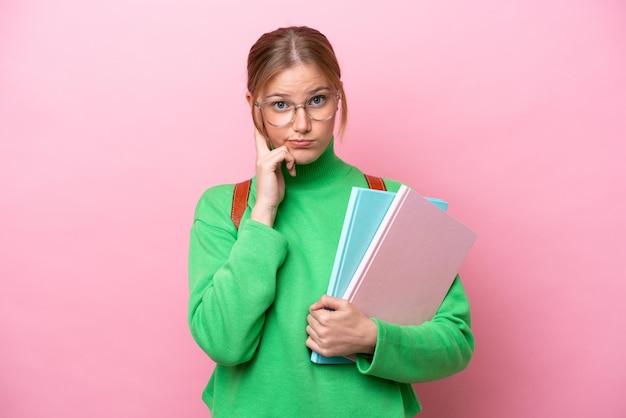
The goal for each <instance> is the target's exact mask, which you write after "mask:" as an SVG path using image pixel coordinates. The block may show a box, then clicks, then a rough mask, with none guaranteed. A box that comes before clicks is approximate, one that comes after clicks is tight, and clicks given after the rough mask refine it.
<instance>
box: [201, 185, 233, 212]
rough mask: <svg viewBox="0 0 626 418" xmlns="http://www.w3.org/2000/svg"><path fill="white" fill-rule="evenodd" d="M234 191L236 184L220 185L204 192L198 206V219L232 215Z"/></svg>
mask: <svg viewBox="0 0 626 418" xmlns="http://www.w3.org/2000/svg"><path fill="white" fill-rule="evenodd" d="M234 190H235V183H225V184H218V185H215V186H211V187H209V188H208V189H206V190H204V192H203V193H202V194H201V195H200V198H199V199H198V203H197V205H196V212H195V217H196V219H202V218H206V217H210V216H211V214H226V213H230V210H231V207H232V199H233V191H234Z"/></svg>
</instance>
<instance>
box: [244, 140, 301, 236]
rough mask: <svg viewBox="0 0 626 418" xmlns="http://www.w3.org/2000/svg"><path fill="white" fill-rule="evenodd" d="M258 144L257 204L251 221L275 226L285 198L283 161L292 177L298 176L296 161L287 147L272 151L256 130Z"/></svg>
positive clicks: (256, 142) (283, 146)
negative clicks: (279, 206) (277, 214)
mask: <svg viewBox="0 0 626 418" xmlns="http://www.w3.org/2000/svg"><path fill="white" fill-rule="evenodd" d="M254 141H255V144H256V202H255V203H254V207H253V208H252V213H251V214H250V219H253V220H255V221H258V222H261V223H264V224H265V225H268V226H270V227H272V226H274V219H275V218H276V211H277V210H278V205H280V202H282V200H283V198H284V197H285V179H284V178H283V172H282V171H281V166H282V163H283V161H284V162H285V165H286V167H287V171H289V174H290V175H291V176H295V175H296V160H295V158H294V156H293V155H292V154H291V153H290V152H289V150H288V149H287V147H286V146H285V145H282V146H280V147H278V148H275V149H273V150H270V147H269V141H268V140H267V138H265V137H264V136H263V134H261V132H259V130H258V129H256V128H255V130H254Z"/></svg>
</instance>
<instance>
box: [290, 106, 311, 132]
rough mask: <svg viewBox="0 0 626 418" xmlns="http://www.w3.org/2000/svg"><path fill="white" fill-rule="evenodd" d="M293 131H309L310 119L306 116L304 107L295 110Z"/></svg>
mask: <svg viewBox="0 0 626 418" xmlns="http://www.w3.org/2000/svg"><path fill="white" fill-rule="evenodd" d="M293 130H294V131H296V132H308V131H310V130H311V118H309V115H307V114H306V111H305V110H304V107H297V108H296V115H295V117H294V119H293Z"/></svg>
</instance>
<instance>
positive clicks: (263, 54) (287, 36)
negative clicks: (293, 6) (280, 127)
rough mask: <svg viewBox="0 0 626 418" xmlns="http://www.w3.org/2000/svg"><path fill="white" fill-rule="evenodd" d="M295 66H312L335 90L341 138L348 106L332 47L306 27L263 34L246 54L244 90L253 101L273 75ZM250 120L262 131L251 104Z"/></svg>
mask: <svg viewBox="0 0 626 418" xmlns="http://www.w3.org/2000/svg"><path fill="white" fill-rule="evenodd" d="M297 64H308V65H311V66H313V67H315V68H316V69H317V70H318V71H320V72H322V74H324V75H325V76H326V78H327V79H328V80H329V81H330V82H331V83H332V84H333V86H334V87H335V88H336V89H337V90H338V91H339V94H340V97H341V120H340V122H339V136H340V137H341V136H342V135H343V132H344V130H345V127H346V123H347V121H348V105H347V102H346V95H345V93H344V92H343V88H342V83H341V70H340V68H339V62H338V61H337V57H336V56H335V51H334V50H333V47H332V45H331V44H330V42H329V41H328V39H327V38H326V36H324V35H323V34H322V33H321V32H319V31H318V30H315V29H312V28H309V27H306V26H290V27H285V28H279V29H276V30H275V31H272V32H268V33H265V34H263V35H262V36H261V37H260V38H259V39H258V40H257V41H256V43H255V44H254V45H252V48H250V53H249V54H248V91H249V92H250V94H251V95H252V97H253V99H255V98H256V95H257V93H258V92H259V91H261V90H262V89H263V87H265V85H266V84H267V83H268V81H269V80H270V79H271V78H272V77H273V76H275V75H276V74H278V73H280V72H281V71H283V70H286V69H287V68H290V67H293V66H294V65H297ZM252 120H253V121H254V124H255V125H256V127H257V129H259V131H261V132H265V130H264V129H263V126H261V124H260V123H259V121H258V120H257V118H256V117H255V108H254V104H252Z"/></svg>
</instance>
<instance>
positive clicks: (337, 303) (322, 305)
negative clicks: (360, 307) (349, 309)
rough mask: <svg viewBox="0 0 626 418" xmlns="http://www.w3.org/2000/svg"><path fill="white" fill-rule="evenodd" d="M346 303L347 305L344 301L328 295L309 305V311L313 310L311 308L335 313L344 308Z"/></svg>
mask: <svg viewBox="0 0 626 418" xmlns="http://www.w3.org/2000/svg"><path fill="white" fill-rule="evenodd" d="M346 303H348V301H346V300H345V299H341V298H336V297H333V296H330V295H322V297H321V298H320V299H319V300H318V301H317V302H315V303H314V304H313V305H311V307H310V309H313V307H315V310H319V309H327V310H331V311H336V310H340V309H342V308H343V307H345V305H346Z"/></svg>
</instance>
